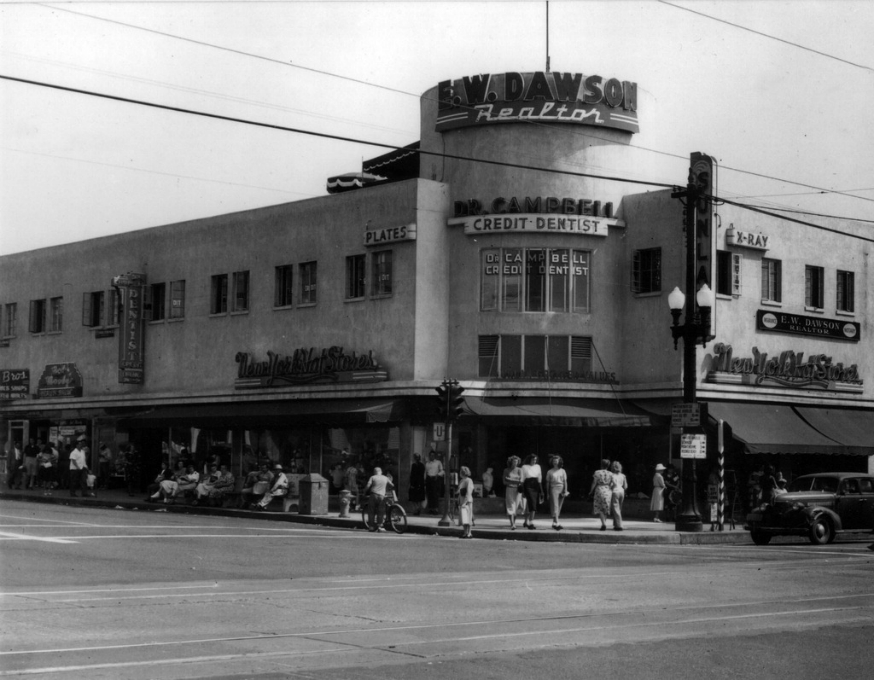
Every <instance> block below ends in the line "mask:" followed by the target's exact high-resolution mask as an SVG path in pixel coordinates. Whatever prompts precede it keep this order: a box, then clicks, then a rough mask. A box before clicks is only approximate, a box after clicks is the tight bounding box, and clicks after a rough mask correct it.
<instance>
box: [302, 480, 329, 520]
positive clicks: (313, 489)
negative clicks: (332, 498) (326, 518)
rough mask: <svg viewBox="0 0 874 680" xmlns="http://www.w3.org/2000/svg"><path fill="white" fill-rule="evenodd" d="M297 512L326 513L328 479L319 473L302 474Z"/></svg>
mask: <svg viewBox="0 0 874 680" xmlns="http://www.w3.org/2000/svg"><path fill="white" fill-rule="evenodd" d="M298 514H301V515H327V514H328V480H327V479H325V478H324V477H322V476H321V475H319V474H315V473H314V474H310V475H304V476H303V477H302V478H301V480H300V505H299V510H298Z"/></svg>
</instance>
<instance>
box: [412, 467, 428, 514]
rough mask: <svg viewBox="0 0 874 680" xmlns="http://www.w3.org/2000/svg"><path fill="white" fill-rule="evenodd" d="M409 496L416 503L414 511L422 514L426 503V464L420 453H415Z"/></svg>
mask: <svg viewBox="0 0 874 680" xmlns="http://www.w3.org/2000/svg"><path fill="white" fill-rule="evenodd" d="M409 498H410V503H412V504H413V505H414V510H413V512H414V513H415V514H416V515H421V514H422V507H423V506H424V504H425V464H424V463H423V462H422V456H421V455H419V454H418V453H414V454H413V464H412V465H411V466H410V492H409Z"/></svg>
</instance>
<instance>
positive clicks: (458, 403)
mask: <svg viewBox="0 0 874 680" xmlns="http://www.w3.org/2000/svg"><path fill="white" fill-rule="evenodd" d="M463 392H464V388H463V387H462V386H461V385H459V384H458V383H457V382H453V383H451V384H450V385H449V408H448V412H449V419H450V420H458V418H460V417H461V415H462V413H463V412H464V397H462V396H461V395H462V393H463Z"/></svg>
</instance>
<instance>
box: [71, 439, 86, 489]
mask: <svg viewBox="0 0 874 680" xmlns="http://www.w3.org/2000/svg"><path fill="white" fill-rule="evenodd" d="M87 474H88V444H87V443H86V442H85V435H84V434H82V435H79V437H78V438H77V439H76V446H75V447H74V448H73V450H72V451H70V495H71V496H75V495H76V492H77V491H78V490H79V489H81V490H82V495H83V496H85V495H86V494H87V493H88V492H87V482H86V475H87Z"/></svg>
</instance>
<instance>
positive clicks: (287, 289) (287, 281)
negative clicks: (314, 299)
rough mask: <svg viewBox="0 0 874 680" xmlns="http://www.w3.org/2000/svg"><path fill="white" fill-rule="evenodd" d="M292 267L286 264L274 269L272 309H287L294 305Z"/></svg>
mask: <svg viewBox="0 0 874 680" xmlns="http://www.w3.org/2000/svg"><path fill="white" fill-rule="evenodd" d="M293 269H294V267H292V265H290V264H286V265H282V266H281V267H277V268H276V284H275V288H274V291H275V292H274V294H273V306H274V307H288V306H289V305H292V304H294V287H293V276H292V274H293Z"/></svg>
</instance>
